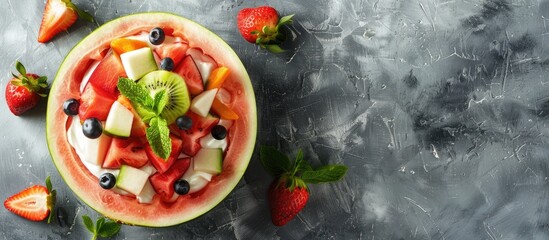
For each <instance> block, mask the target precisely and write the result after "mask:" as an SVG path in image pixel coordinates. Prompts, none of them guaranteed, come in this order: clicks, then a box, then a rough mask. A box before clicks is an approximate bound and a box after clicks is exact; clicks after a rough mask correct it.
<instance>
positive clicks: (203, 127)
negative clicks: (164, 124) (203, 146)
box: [172, 111, 219, 156]
mask: <svg viewBox="0 0 549 240" xmlns="http://www.w3.org/2000/svg"><path fill="white" fill-rule="evenodd" d="M185 115H187V116H188V117H190V118H191V120H192V126H191V128H190V129H189V130H180V129H179V128H177V127H172V129H177V131H178V132H179V134H180V137H181V139H182V140H183V146H182V149H181V151H182V152H183V153H185V154H187V155H188V156H194V155H196V153H197V152H198V150H200V142H199V140H200V138H202V137H204V136H206V134H209V133H210V131H211V129H212V128H213V127H214V126H215V125H216V124H217V123H218V122H219V118H216V117H213V116H207V117H205V118H204V117H201V116H199V115H198V114H196V113H194V112H192V111H188V112H187V113H186V114H185Z"/></svg>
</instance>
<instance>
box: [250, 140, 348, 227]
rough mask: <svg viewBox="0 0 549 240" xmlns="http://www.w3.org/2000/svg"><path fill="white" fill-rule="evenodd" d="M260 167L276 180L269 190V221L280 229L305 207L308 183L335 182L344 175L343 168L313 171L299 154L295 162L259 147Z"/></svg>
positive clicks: (345, 168) (344, 170) (273, 150)
mask: <svg viewBox="0 0 549 240" xmlns="http://www.w3.org/2000/svg"><path fill="white" fill-rule="evenodd" d="M260 158H261V163H262V164H263V166H264V167H265V169H267V171H269V172H270V173H271V174H272V175H273V176H275V178H276V179H275V180H274V181H273V182H272V183H271V185H270V187H269V205H270V209H271V220H272V222H273V224H274V225H275V226H283V225H285V224H286V223H288V222H289V221H290V220H292V219H293V218H294V217H295V216H296V215H297V214H298V213H299V212H300V211H301V210H302V209H303V208H304V207H305V205H306V204H307V201H308V200H309V189H308V187H307V183H327V182H334V181H338V180H340V179H341V178H343V176H345V173H346V172H347V167H346V166H343V165H326V166H322V167H319V168H317V169H314V170H313V168H312V167H311V165H310V164H309V163H308V162H307V161H305V160H304V159H303V152H301V150H300V151H299V152H298V154H297V156H296V159H295V160H294V161H290V159H289V158H288V157H287V156H286V155H284V154H283V153H281V152H280V151H278V150H276V149H275V148H273V147H266V146H261V149H260Z"/></svg>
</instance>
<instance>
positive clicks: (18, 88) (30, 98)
mask: <svg viewBox="0 0 549 240" xmlns="http://www.w3.org/2000/svg"><path fill="white" fill-rule="evenodd" d="M15 68H16V69H17V71H18V72H19V76H17V75H15V74H12V75H13V79H11V80H10V81H9V82H8V84H6V103H7V104H8V108H9V109H10V111H11V112H12V113H13V114H15V115H16V116H19V115H21V114H23V113H24V112H26V111H28V110H29V109H31V108H34V107H35V106H36V105H37V104H38V102H39V101H40V97H45V96H46V94H45V93H44V89H46V88H48V82H47V81H48V78H47V77H44V76H42V77H40V76H38V75H36V74H33V73H27V70H26V69H25V66H23V64H21V63H20V62H16V63H15Z"/></svg>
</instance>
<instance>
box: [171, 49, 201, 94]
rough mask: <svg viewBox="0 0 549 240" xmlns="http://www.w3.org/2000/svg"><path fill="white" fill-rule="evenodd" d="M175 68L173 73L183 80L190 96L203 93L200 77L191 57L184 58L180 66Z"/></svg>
mask: <svg viewBox="0 0 549 240" xmlns="http://www.w3.org/2000/svg"><path fill="white" fill-rule="evenodd" d="M176 66H177V67H176V68H175V69H174V70H173V71H174V72H175V73H177V74H179V75H181V77H183V79H185V83H186V84H187V89H189V93H190V94H191V96H196V95H198V94H200V93H201V92H202V91H204V83H203V82H202V76H201V75H200V71H199V70H198V67H197V66H196V63H195V62H194V60H193V57H191V55H187V56H185V58H183V61H182V62H181V64H179V65H176Z"/></svg>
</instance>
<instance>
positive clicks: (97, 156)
mask: <svg viewBox="0 0 549 240" xmlns="http://www.w3.org/2000/svg"><path fill="white" fill-rule="evenodd" d="M67 140H68V142H69V144H70V145H71V146H72V147H73V148H74V151H75V152H76V154H78V156H79V157H80V160H82V162H84V163H90V164H93V165H96V166H102V165H103V161H104V160H105V155H106V154H107V151H108V150H109V147H110V146H111V140H112V138H111V137H110V136H108V135H106V134H101V136H99V137H98V138H96V139H90V138H88V137H86V136H85V135H84V133H83V132H82V125H81V124H80V119H79V118H78V116H74V117H73V118H72V122H71V126H70V127H69V129H68V130H67ZM90 171H91V170H90ZM94 175H95V174H94ZM97 176H98V175H97Z"/></svg>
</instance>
